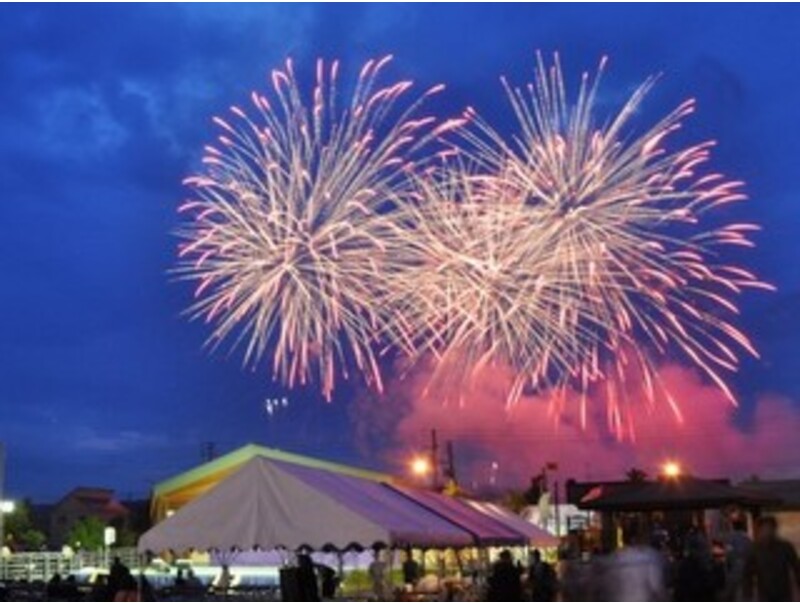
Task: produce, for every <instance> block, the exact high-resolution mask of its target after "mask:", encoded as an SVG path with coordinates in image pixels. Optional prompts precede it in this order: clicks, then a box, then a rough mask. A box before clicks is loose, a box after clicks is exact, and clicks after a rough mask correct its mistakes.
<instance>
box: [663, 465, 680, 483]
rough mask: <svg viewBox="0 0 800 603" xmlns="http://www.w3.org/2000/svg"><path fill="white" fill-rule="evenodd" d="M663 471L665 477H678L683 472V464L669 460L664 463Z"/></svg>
mask: <svg viewBox="0 0 800 603" xmlns="http://www.w3.org/2000/svg"><path fill="white" fill-rule="evenodd" d="M661 473H662V474H663V475H664V477H666V478H669V479H677V478H679V477H680V476H681V474H682V473H683V470H682V469H681V466H680V464H679V463H678V462H676V461H667V462H666V463H664V466H663V467H662V468H661Z"/></svg>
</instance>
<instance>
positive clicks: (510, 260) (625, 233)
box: [407, 55, 771, 435]
mask: <svg viewBox="0 0 800 603" xmlns="http://www.w3.org/2000/svg"><path fill="white" fill-rule="evenodd" d="M604 66H605V60H604V61H603V62H601V65H600V68H599V72H598V75H597V76H596V77H595V78H591V77H590V76H589V75H588V74H584V76H583V79H582V82H581V85H580V88H579V91H578V95H577V98H576V100H575V101H574V102H572V101H571V100H570V98H569V96H568V94H567V89H566V85H565V81H564V77H563V74H562V71H561V67H560V64H559V61H558V56H557V55H556V58H555V61H554V64H553V65H552V67H548V65H547V64H546V63H545V61H544V59H543V58H542V56H541V55H539V56H538V64H537V70H536V78H535V81H534V82H533V83H531V84H529V85H528V86H527V87H525V88H516V87H513V86H511V85H510V84H508V83H507V82H505V81H504V82H503V83H504V87H505V90H506V93H507V95H508V97H509V100H510V103H511V105H512V108H513V111H514V114H515V116H516V118H517V120H518V123H519V131H518V133H517V135H516V136H514V137H513V138H512V139H511V140H510V141H508V140H507V139H506V138H504V137H503V136H502V135H501V134H499V133H498V132H497V130H495V129H494V128H493V127H492V126H491V125H490V124H489V123H488V122H487V121H485V120H483V119H482V118H480V117H479V116H478V114H477V113H476V112H475V111H473V110H471V109H470V110H468V111H467V116H468V117H469V119H470V121H471V122H473V124H474V125H473V126H472V127H470V128H466V129H462V130H459V132H460V136H461V139H460V141H459V142H458V143H456V144H457V145H459V146H461V147H462V151H461V152H462V155H465V156H466V157H468V159H469V162H471V163H472V164H473V165H474V166H477V168H478V169H479V170H480V172H482V173H483V176H482V177H481V181H482V182H483V183H484V184H483V186H484V192H483V193H482V196H483V197H484V199H483V201H481V203H482V205H483V206H484V208H485V211H487V212H497V211H500V212H501V213H505V212H512V211H513V212H517V213H518V214H520V213H522V214H526V217H520V216H519V215H518V216H516V218H515V220H518V221H527V223H528V225H529V228H528V229H527V230H526V229H525V227H520V228H519V229H518V231H519V233H520V235H522V233H525V234H524V236H515V237H514V238H515V239H516V243H517V246H516V247H515V246H507V247H506V251H507V255H505V256H504V257H502V258H501V259H500V260H499V264H501V265H503V264H505V265H514V264H515V262H516V261H517V258H522V257H524V258H525V262H526V263H525V265H524V266H518V269H517V270H516V273H515V275H514V277H513V278H510V279H508V280H507V281H506V282H505V283H501V282H499V281H497V280H496V279H492V278H483V279H478V280H475V281H472V282H471V283H470V285H469V287H471V288H473V289H478V290H482V294H481V295H480V298H481V299H482V300H485V301H487V300H488V303H489V304H493V305H494V306H493V307H492V308H491V309H487V308H486V307H480V306H479V305H478V304H474V305H473V307H472V308H470V307H468V306H466V305H465V306H460V307H458V308H457V310H456V311H455V314H456V315H462V316H461V318H460V320H461V321H462V322H464V323H469V324H472V325H482V326H481V327H479V328H477V329H476V332H475V333H474V334H473V335H471V336H470V339H471V341H470V342H468V343H466V342H465V341H463V340H462V339H461V338H460V332H455V333H452V332H451V328H450V322H448V321H447V320H445V321H440V322H439V323H438V325H437V324H435V323H434V328H436V329H437V334H438V336H437V337H432V338H429V341H431V342H434V343H433V344H431V346H430V347H433V348H435V351H436V354H437V355H438V356H439V357H447V356H448V355H449V354H450V353H451V352H452V353H453V354H454V353H455V351H456V350H459V349H462V348H464V347H465V346H466V347H471V348H472V349H473V350H476V349H477V350H482V351H484V352H485V355H484V356H483V357H482V358H481V363H477V364H475V366H479V365H480V364H482V363H484V362H496V363H499V364H502V363H504V362H506V363H507V362H508V361H509V359H512V360H511V366H512V367H514V368H515V369H516V370H518V371H520V373H519V378H518V379H517V385H515V386H514V387H512V388H511V392H510V394H509V401H510V402H513V401H514V400H515V399H516V398H517V397H518V396H519V394H520V392H521V389H520V386H519V385H518V384H519V382H520V381H521V380H522V379H526V380H527V381H528V382H529V384H530V385H531V386H533V387H537V388H541V387H553V386H555V387H556V388H568V387H571V388H576V389H578V390H580V391H583V392H585V391H586V390H587V389H588V388H589V387H592V386H593V384H595V383H598V382H600V381H603V382H604V385H605V389H606V400H607V402H608V419H609V422H610V423H611V424H612V425H613V426H614V428H615V431H616V432H617V433H618V434H620V435H622V434H625V433H628V434H631V435H632V433H633V426H632V425H631V424H630V423H629V417H630V413H629V412H628V411H627V407H628V406H629V405H630V404H631V403H632V401H631V400H629V399H627V398H625V396H623V395H621V394H620V392H622V391H624V390H625V389H626V388H624V387H622V386H621V385H620V383H621V382H622V381H624V380H625V379H626V378H630V375H631V374H635V375H636V376H637V378H640V379H641V380H642V382H643V384H644V391H645V393H646V398H647V400H648V402H649V403H651V404H652V403H655V400H656V399H657V398H663V397H666V398H667V400H668V402H669V404H670V406H671V407H672V409H673V411H674V413H675V415H676V417H677V418H678V419H680V417H681V411H680V408H679V406H678V405H677V402H676V401H675V400H674V399H673V398H672V397H671V396H670V395H669V392H667V391H663V389H662V390H661V392H660V393H661V396H658V395H657V393H659V392H658V390H659V388H661V384H660V383H659V382H658V378H657V371H656V370H655V363H656V362H657V361H658V360H659V359H667V358H669V356H668V355H669V354H671V353H673V352H676V351H677V352H678V353H679V354H680V355H682V356H683V358H684V359H685V360H688V361H689V362H690V363H691V364H692V365H693V366H695V367H697V368H698V369H700V370H701V371H702V372H703V373H704V374H705V375H706V376H707V377H708V378H709V379H710V380H711V381H713V382H714V383H715V384H716V386H717V387H719V388H720V390H722V391H723V392H724V393H725V394H726V396H728V398H729V399H730V400H731V401H732V402H735V400H734V397H733V394H732V392H731V390H730V388H729V386H728V384H727V382H726V373H728V372H731V371H735V370H736V369H737V367H738V363H739V359H738V354H739V352H740V351H741V350H744V351H746V352H748V353H750V354H753V355H756V350H755V349H754V347H753V345H752V344H751V343H750V341H749V340H748V338H747V337H746V335H744V334H743V333H742V332H741V331H739V330H738V329H737V328H736V327H735V326H733V325H732V324H731V323H730V322H729V320H728V318H727V317H730V316H731V315H735V314H736V313H737V308H736V305H735V303H734V298H735V297H736V296H737V295H738V294H740V293H741V292H742V291H743V290H744V289H748V288H764V289H770V288H771V287H770V286H768V285H766V284H764V283H762V282H761V281H759V280H758V279H757V278H756V277H755V276H754V275H753V274H751V273H750V272H748V271H746V270H743V269H741V268H738V267H736V266H728V265H725V264H722V263H720V261H719V257H720V255H721V252H720V248H721V247H724V246H731V245H733V246H746V247H748V246H751V245H752V243H751V242H750V240H749V239H748V236H749V235H750V233H752V232H753V231H756V230H758V228H757V227H756V226H755V225H752V224H725V225H722V226H717V227H711V229H710V230H704V228H706V226H705V220H707V217H706V214H707V213H709V212H711V211H712V210H714V209H716V208H719V207H722V206H726V205H729V204H732V203H736V202H739V201H741V200H743V199H745V195H744V194H743V193H742V192H741V185H742V183H741V182H737V181H730V180H727V179H725V178H724V177H723V176H722V175H720V174H715V173H708V172H707V171H706V163H707V162H708V160H709V158H710V153H711V149H712V147H713V146H714V145H713V143H712V142H706V143H701V144H697V145H694V146H690V147H687V148H681V149H678V150H670V149H668V148H667V147H666V146H665V140H666V139H667V138H668V137H669V136H670V135H671V134H672V133H674V132H675V131H676V130H678V129H679V128H680V127H681V124H682V122H683V120H684V119H685V118H686V117H687V116H689V115H690V114H691V113H692V112H693V111H694V102H693V101H691V100H690V101H687V102H685V103H683V104H682V105H680V106H679V107H678V108H677V109H676V110H675V111H673V112H672V113H670V114H668V115H667V116H666V117H665V118H663V119H662V120H660V121H659V122H658V123H656V125H654V126H653V127H652V128H650V129H649V130H647V131H646V132H645V133H644V134H642V135H639V136H636V137H632V136H631V133H630V131H629V130H630V121H631V118H632V117H633V116H634V114H636V113H637V111H638V110H639V108H640V106H641V103H642V102H643V100H644V98H645V97H646V95H647V93H648V92H649V91H650V89H651V88H652V86H653V84H654V80H653V79H649V80H647V81H646V82H645V83H644V84H643V85H642V86H640V87H639V89H637V90H636V91H635V92H634V94H633V95H632V96H631V97H630V99H629V100H628V101H627V102H626V103H625V104H624V105H623V107H622V108H621V109H620V110H619V112H618V113H616V114H615V115H613V116H612V117H611V118H610V119H609V120H608V121H606V122H605V123H604V124H597V123H596V115H595V113H596V107H595V105H596V99H597V91H598V86H599V83H600V79H601V78H600V75H601V74H602V72H603V69H604ZM452 165H453V166H454V167H453V168H452V169H454V170H456V171H458V170H463V166H464V165H465V162H464V161H460V162H454V163H452ZM487 188H488V189H491V188H494V190H493V191H492V190H489V191H488V192H487V191H486V190H485V189H487ZM430 196H431V197H432V200H433V202H432V203H426V204H425V205H427V206H428V210H427V211H428V212H431V211H437V208H440V211H442V212H445V213H450V212H452V211H453V210H452V209H451V208H450V207H447V205H448V204H446V203H444V204H443V203H437V202H436V201H437V195H436V194H435V193H434V194H433V195H430ZM453 201H456V202H457V201H458V200H457V199H454V200H453ZM471 202H472V199H467V204H469V203H471ZM509 205H511V206H514V208H513V209H510V208H508V206H509ZM501 207H502V208H503V209H501V210H498V209H497V208H501ZM443 234H444V235H445V236H450V235H452V236H454V239H453V240H451V241H449V242H448V243H447V245H448V247H449V248H451V249H457V250H465V253H469V250H470V247H469V243H470V240H471V239H470V237H471V233H469V232H455V231H451V232H450V233H449V234H448V233H443ZM508 236H511V235H510V234H509V235H508ZM520 248H522V249H520ZM431 259H432V261H433V262H434V263H438V266H439V270H442V271H450V272H453V270H452V268H451V265H450V264H448V261H447V260H444V259H439V258H436V256H435V254H431ZM431 274H434V275H436V276H437V277H438V276H439V275H437V271H436V270H431V268H430V267H428V268H426V270H424V271H419V272H418V274H417V277H418V278H419V279H420V280H421V281H423V282H429V280H430V278H431V276H430V275H431ZM407 280H413V279H407ZM440 280H443V282H446V281H447V279H440ZM553 281H555V283H556V285H555V286H553ZM497 287H503V289H502V292H501V294H499V295H498V294H497V293H496V291H495V289H496V288H497ZM415 288H416V289H420V286H419V284H416V285H415ZM519 291H523V292H524V293H523V294H519ZM529 295H533V296H534V297H536V296H538V297H539V299H530V298H528V297H527V296H529ZM506 306H508V307H506ZM527 308H536V309H537V312H536V313H532V314H530V315H529V316H527V317H526V318H523V319H522V323H521V326H520V328H524V326H525V324H526V322H527V321H528V320H530V321H536V323H537V324H535V325H534V324H532V323H531V324H528V325H527V330H525V331H523V332H522V333H514V334H513V335H512V338H509V336H508V334H507V333H506V332H504V328H505V325H502V324H499V322H500V321H502V320H504V317H506V316H509V315H511V314H517V315H518V316H522V315H524V313H525V310H526V309H527ZM542 310H544V311H549V312H550V313H551V316H550V317H549V318H542V316H541V311H542ZM490 314H492V315H493V317H494V318H491V317H489V316H490ZM487 317H488V318H487ZM495 319H496V320H497V321H498V322H497V323H493V321H494V320H495ZM487 321H488V325H489V326H485V325H486V323H487ZM430 326H431V325H430V324H428V325H426V328H429V327H430ZM537 328H541V329H544V330H545V331H547V330H548V329H552V328H554V329H555V330H559V329H561V330H563V331H564V332H565V333H563V334H559V333H551V335H552V336H545V337H536V336H535V334H536V329H537ZM526 333H527V334H529V335H531V338H530V339H529V340H525V336H524V335H525V334H526ZM487 339H488V340H489V341H487ZM513 341H516V342H517V343H516V344H514V343H512V342H513ZM537 348H538V349H537ZM537 355H538V360H536V358H537ZM464 359H465V362H466V363H467V364H473V363H472V357H471V356H470V355H469V354H468V355H466V356H464ZM467 368H468V367H467ZM566 398H567V396H565V395H554V396H553V407H554V414H556V415H557V414H558V413H560V412H561V411H563V408H562V407H561V406H562V405H563V400H565V399H566ZM583 400H586V396H585V395H584V396H583ZM580 413H581V416H583V417H585V416H586V409H585V408H582V409H581V410H580Z"/></svg>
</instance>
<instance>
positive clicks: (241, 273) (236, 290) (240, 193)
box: [178, 57, 453, 397]
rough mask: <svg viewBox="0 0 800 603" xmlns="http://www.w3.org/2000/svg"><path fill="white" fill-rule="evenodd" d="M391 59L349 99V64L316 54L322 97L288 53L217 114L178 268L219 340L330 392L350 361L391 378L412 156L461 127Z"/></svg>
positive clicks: (373, 64) (369, 68) (368, 69)
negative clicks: (392, 204)
mask: <svg viewBox="0 0 800 603" xmlns="http://www.w3.org/2000/svg"><path fill="white" fill-rule="evenodd" d="M389 60H390V57H387V58H384V59H382V60H378V61H369V62H368V63H367V64H366V65H365V66H364V68H363V69H362V70H361V74H360V77H359V79H358V81H357V83H356V86H355V90H354V92H353V94H352V98H351V99H350V100H349V102H347V103H346V104H345V105H344V106H342V107H340V106H339V105H338V104H337V102H338V96H339V95H338V94H337V79H338V71H339V66H338V63H335V62H334V63H332V64H331V65H330V66H328V65H326V64H324V63H323V62H322V61H319V62H318V63H317V69H316V83H315V85H314V87H313V92H312V94H311V95H310V98H305V97H304V95H303V93H302V87H301V86H300V84H299V83H298V80H297V77H296V76H295V72H294V69H293V66H292V63H291V62H290V61H289V62H287V64H286V67H285V68H284V69H282V70H276V71H273V73H272V91H271V93H268V94H267V95H266V96H264V95H262V94H260V93H257V92H254V93H253V94H252V98H251V101H252V107H251V109H250V110H248V112H245V111H244V110H243V109H241V108H239V107H232V108H231V117H230V118H226V119H222V118H215V120H214V121H215V122H216V124H217V126H218V127H219V128H220V130H221V135H220V136H219V142H218V143H217V144H215V145H214V146H208V147H206V154H205V157H204V160H203V162H204V164H205V169H204V170H203V172H202V173H200V174H198V175H195V176H193V177H191V178H188V179H187V181H186V183H187V184H188V185H190V186H191V188H192V190H193V195H192V198H191V199H190V200H188V201H187V202H186V203H185V204H184V205H183V206H182V207H181V212H182V213H183V214H185V215H188V216H190V217H191V219H190V220H188V221H187V222H186V224H185V225H184V227H183V228H182V230H181V231H180V236H181V237H182V239H183V243H182V245H181V247H180V258H181V259H180V265H179V268H178V271H179V274H180V275H181V276H182V277H183V278H185V279H188V280H191V281H194V282H195V283H196V285H197V286H196V302H195V304H194V305H193V307H192V308H191V313H192V314H193V315H194V316H196V317H203V318H204V319H205V320H206V321H207V322H209V323H212V324H213V325H214V327H213V334H212V336H211V339H210V341H211V343H212V344H213V345H217V344H219V342H221V341H223V340H227V339H232V340H233V342H234V345H235V344H240V345H241V346H242V347H243V349H244V356H245V361H246V362H247V363H255V362H258V361H259V360H260V359H261V358H262V357H264V356H266V355H271V360H272V362H271V364H272V368H273V371H274V375H275V377H276V378H278V379H280V380H282V381H283V382H285V383H287V384H288V385H290V386H291V385H294V384H297V383H305V382H307V381H309V380H311V379H314V380H318V381H319V382H320V383H321V385H322V389H323V391H324V393H325V395H326V396H328V397H330V395H331V393H332V391H333V388H334V384H335V376H336V375H337V374H344V375H346V374H347V373H348V366H350V367H351V368H352V367H353V366H355V367H357V369H358V370H359V371H360V372H362V373H363V374H364V375H365V376H366V377H367V379H368V380H369V381H371V382H372V383H373V384H375V385H376V386H378V387H380V383H381V376H380V370H379V367H378V363H377V361H376V357H375V352H374V351H373V349H374V343H375V342H374V338H375V334H376V333H377V332H380V331H382V330H383V328H382V326H381V325H382V324H383V323H384V322H385V321H386V320H388V319H389V317H388V316H387V314H386V309H385V305H384V304H383V300H384V299H385V297H386V277H387V275H390V274H392V272H393V266H392V263H393V261H394V258H395V256H396V255H397V254H396V248H397V247H398V246H399V245H401V244H402V241H400V240H399V239H400V237H401V233H399V232H398V231H397V230H396V229H393V228H390V227H389V226H388V225H387V218H386V214H387V211H388V209H387V208H386V207H385V205H386V202H387V199H389V198H390V197H391V196H392V195H393V194H394V193H396V191H397V190H398V189H399V188H402V187H403V186H404V182H405V179H406V173H407V171H408V170H409V169H410V167H411V164H410V162H411V160H412V159H413V158H414V157H415V156H417V154H418V152H419V151H420V150H421V149H422V147H423V146H424V145H425V144H426V143H427V142H428V141H429V140H430V139H431V138H432V137H434V136H436V135H438V134H440V133H442V132H443V131H445V130H446V129H448V128H449V127H451V126H452V125H453V124H452V123H449V124H448V123H445V124H442V125H440V126H438V127H437V126H436V124H435V123H434V122H435V120H434V119H433V118H432V117H425V116H419V115H418V113H419V105H420V103H421V102H422V100H423V99H424V98H425V97H427V96H429V95H431V94H434V93H436V92H437V91H439V90H440V89H441V88H442V87H441V86H437V87H435V88H433V89H431V90H428V91H427V92H426V93H425V94H424V95H423V96H422V97H419V98H418V99H416V100H412V101H407V100H406V99H407V98H408V92H409V89H410V88H411V87H412V83H411V82H409V81H399V82H396V83H389V84H382V83H381V80H382V72H383V70H384V68H385V66H386V64H387V63H388V62H389Z"/></svg>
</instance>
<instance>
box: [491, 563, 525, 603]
mask: <svg viewBox="0 0 800 603" xmlns="http://www.w3.org/2000/svg"><path fill="white" fill-rule="evenodd" d="M486 600H487V601H522V571H521V570H520V568H519V567H517V566H516V565H515V564H514V559H513V557H512V556H511V552H510V551H503V552H502V553H500V559H499V560H498V561H497V563H495V564H494V565H493V566H492V575H491V576H489V596H488V597H487V599H486Z"/></svg>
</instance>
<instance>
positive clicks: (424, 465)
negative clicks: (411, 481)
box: [409, 456, 433, 479]
mask: <svg viewBox="0 0 800 603" xmlns="http://www.w3.org/2000/svg"><path fill="white" fill-rule="evenodd" d="M409 468H410V469H411V474H412V475H414V477H417V478H420V479H422V478H425V477H428V476H429V475H430V474H431V472H432V471H433V467H432V466H431V461H430V459H428V458H426V457H424V456H415V457H414V458H413V459H411V463H410V464H409Z"/></svg>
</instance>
